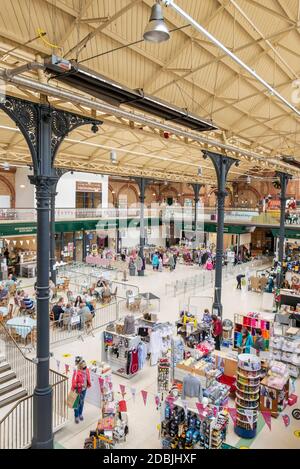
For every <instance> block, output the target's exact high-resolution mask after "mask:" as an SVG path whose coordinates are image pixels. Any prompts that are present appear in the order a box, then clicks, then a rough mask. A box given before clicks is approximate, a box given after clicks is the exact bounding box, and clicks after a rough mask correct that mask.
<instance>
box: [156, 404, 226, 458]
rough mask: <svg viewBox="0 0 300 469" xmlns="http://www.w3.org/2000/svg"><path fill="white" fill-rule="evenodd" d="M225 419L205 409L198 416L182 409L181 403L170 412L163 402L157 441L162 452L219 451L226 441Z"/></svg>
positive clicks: (219, 414)
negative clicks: (159, 439)
mask: <svg viewBox="0 0 300 469" xmlns="http://www.w3.org/2000/svg"><path fill="white" fill-rule="evenodd" d="M227 427H228V415H227V414H226V412H225V411H224V412H223V411H221V412H219V413H215V414H214V412H213V410H212V409H211V408H209V407H206V408H205V409H204V410H203V412H202V413H201V415H199V413H197V412H196V411H195V410H192V409H188V408H186V409H184V408H183V405H182V403H181V402H177V401H176V403H175V406H174V408H172V407H171V406H170V404H169V403H168V402H167V401H166V402H165V404H164V406H163V408H162V422H161V438H162V442H161V443H162V448H163V449H220V448H221V446H222V444H223V442H224V441H225V438H226V432H227Z"/></svg>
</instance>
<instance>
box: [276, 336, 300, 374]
mask: <svg viewBox="0 0 300 469" xmlns="http://www.w3.org/2000/svg"><path fill="white" fill-rule="evenodd" d="M291 329H293V328H291ZM270 347H271V355H270V358H271V359H272V360H277V361H281V362H284V363H286V364H287V367H288V371H289V374H290V376H292V377H293V378H298V376H299V369H300V337H299V336H297V335H288V334H286V335H285V336H274V337H272V339H271V341H270Z"/></svg>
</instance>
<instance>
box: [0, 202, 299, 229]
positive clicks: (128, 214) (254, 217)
mask: <svg viewBox="0 0 300 469" xmlns="http://www.w3.org/2000/svg"><path fill="white" fill-rule="evenodd" d="M279 213H280V211H279V210H267V211H266V212H261V211H259V210H257V209H255V208H254V209H251V208H245V207H227V208H225V221H227V222H230V221H240V222H245V223H247V222H253V223H254V222H257V223H258V224H274V223H276V224H277V223H279ZM216 215H217V210H216V208H215V207H199V208H198V215H197V216H198V220H199V221H200V220H202V221H209V220H215V219H216ZM292 215H293V216H291V217H290V218H287V220H286V224H287V225H288V224H293V225H299V224H300V210H299V209H296V210H294V211H293V214H292ZM139 216H140V207H124V208H114V207H109V208H102V207H99V208H63V207H62V208H56V211H55V217H56V220H57V221H59V220H74V219H101V220H103V219H107V220H108V219H122V218H124V219H128V218H138V217H139ZM144 216H145V218H162V219H165V220H167V219H170V218H171V217H174V219H177V220H179V219H181V220H192V219H193V217H194V207H191V206H180V205H171V206H161V207H157V206H151V207H150V208H149V207H146V206H145V208H144ZM8 220H9V221H15V222H18V221H19V222H21V221H28V222H29V221H30V222H32V221H36V209H34V208H2V209H0V222H1V221H3V222H5V221H8Z"/></svg>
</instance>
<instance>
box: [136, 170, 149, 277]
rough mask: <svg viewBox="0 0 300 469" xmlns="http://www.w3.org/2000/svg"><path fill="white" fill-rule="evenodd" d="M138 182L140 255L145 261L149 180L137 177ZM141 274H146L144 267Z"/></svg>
mask: <svg viewBox="0 0 300 469" xmlns="http://www.w3.org/2000/svg"><path fill="white" fill-rule="evenodd" d="M136 182H137V184H138V186H139V189H140V249H139V256H140V258H141V259H142V261H143V263H144V257H145V256H144V247H145V219H144V216H145V210H144V209H145V190H146V185H147V180H146V179H144V178H136ZM139 275H140V276H143V275H144V269H142V270H141V271H140V272H139Z"/></svg>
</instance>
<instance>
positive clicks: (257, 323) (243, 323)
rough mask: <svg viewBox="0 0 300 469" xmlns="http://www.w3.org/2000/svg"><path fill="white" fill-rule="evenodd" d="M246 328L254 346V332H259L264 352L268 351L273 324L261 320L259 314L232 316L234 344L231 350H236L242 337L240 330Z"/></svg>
mask: <svg viewBox="0 0 300 469" xmlns="http://www.w3.org/2000/svg"><path fill="white" fill-rule="evenodd" d="M243 328H246V329H248V330H249V331H250V333H251V335H252V338H253V342H254V344H255V340H256V331H257V329H259V330H261V333H262V337H263V339H264V341H265V342H264V344H265V347H264V350H265V351H268V350H269V344H270V337H271V335H272V332H273V322H272V321H270V320H268V319H265V318H263V315H262V314H261V313H248V314H247V315H245V316H244V315H243V314H235V315H234V342H233V349H234V350H237V348H238V343H239V341H240V338H241V335H242V329H243Z"/></svg>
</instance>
